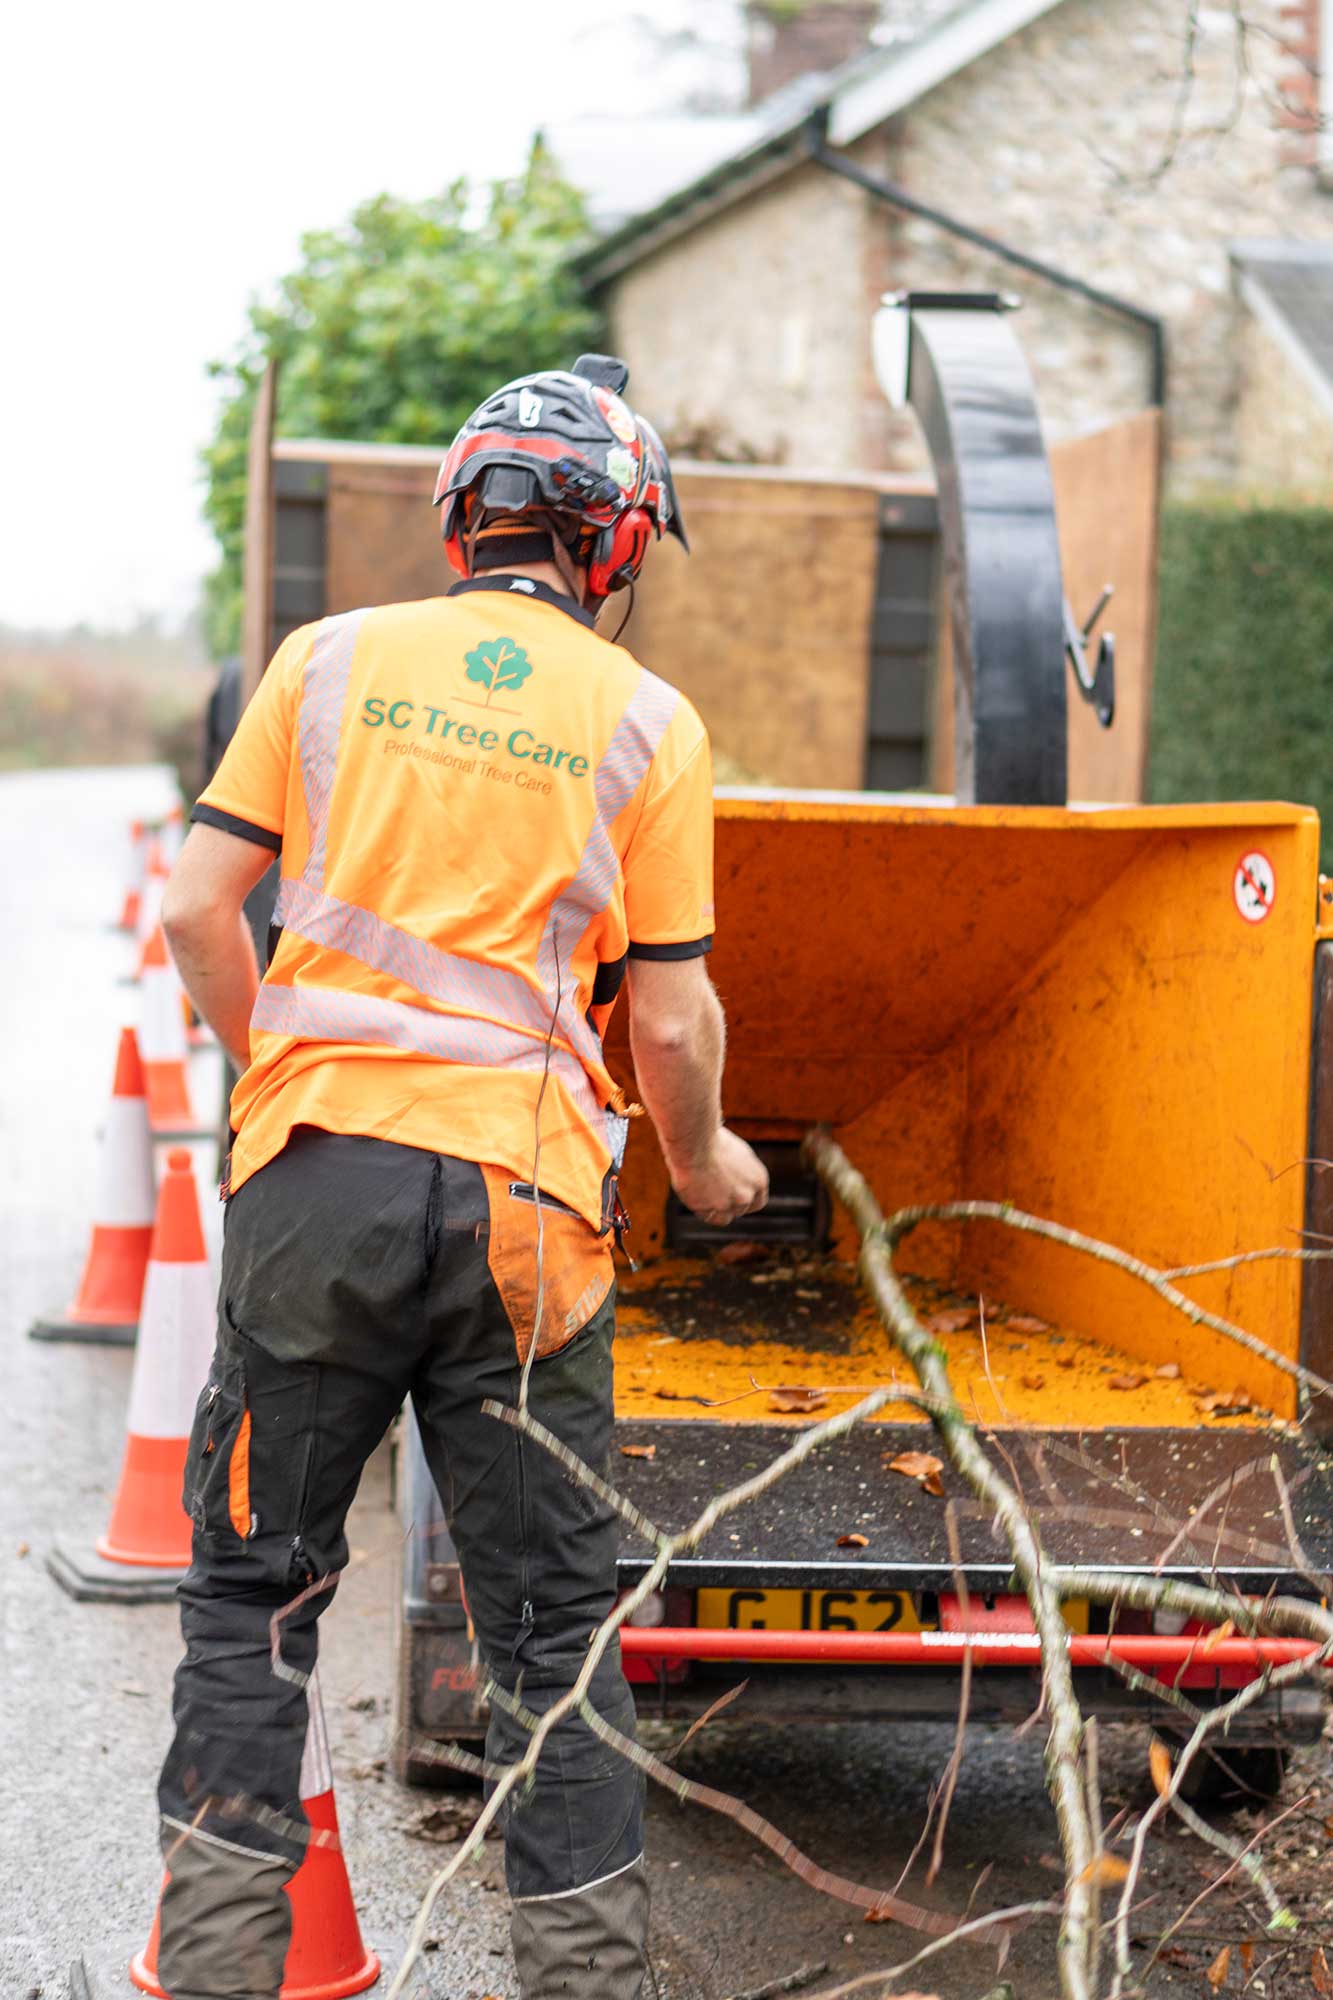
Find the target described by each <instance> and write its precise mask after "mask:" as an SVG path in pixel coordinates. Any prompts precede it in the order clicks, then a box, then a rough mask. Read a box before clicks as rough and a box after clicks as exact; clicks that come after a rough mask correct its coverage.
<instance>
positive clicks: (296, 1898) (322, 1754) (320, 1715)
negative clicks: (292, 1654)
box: [130, 1674, 380, 2000]
mask: <svg viewBox="0 0 1333 2000" xmlns="http://www.w3.org/2000/svg"><path fill="white" fill-rule="evenodd" d="M306 1696H307V1700H308V1702H309V1708H310V1720H309V1723H308V1724H307V1726H306V1738H305V1755H304V1756H303V1757H302V1759H301V1803H302V1805H303V1806H304V1807H305V1810H306V1817H307V1819H308V1820H309V1821H310V1845H309V1846H308V1847H307V1849H306V1855H305V1860H304V1861H303V1862H302V1863H301V1866H300V1867H299V1868H298V1869H297V1871H296V1873H295V1875H293V1877H292V1879H291V1881H290V1882H289V1883H288V1884H287V1888H286V1892H285V1893H286V1894H287V1895H288V1896H290V1897H291V1901H292V1941H291V1944H290V1945H289V1946H288V1948H287V1964H286V1967H285V1968H284V1971H283V1977H282V2000H343V1996H344V1995H346V1994H349V1993H363V1992H364V1991H365V1989H366V1987H367V1986H373V1985H374V1983H375V1981H376V1980H377V1979H378V1978H379V1976H380V1962H379V1960H378V1959H377V1958H376V1956H375V1954H374V1952H373V1951H368V1950H367V1949H366V1947H365V1945H364V1944H363V1943H362V1942H361V1926H360V1924H359V1923H358V1922H357V1919H356V1905H355V1903H354V1902H353V1901H352V1887H351V1884H350V1882H349V1881H348V1879H347V1864H346V1862H345V1861H344V1859H343V1851H342V1841H341V1839H340V1837H339V1834H338V1808H337V1806H336V1805H335V1803H334V1798H333V1766H332V1763H331V1762H330V1759H329V1739H328V1734H327V1732H326V1730H325V1728H324V1704H323V1703H322V1702H321V1700H320V1698H319V1680H318V1677H317V1676H316V1675H313V1674H312V1675H311V1677H310V1684H309V1687H308V1688H307V1689H306ZM168 1873H170V1871H169V1870H168ZM160 1923H161V1901H160V1899H159V1903H158V1909H157V1912H156V1914H155V1915H154V1917H153V1928H152V1930H151V1931H150V1933H149V1937H148V1943H147V1944H146V1945H145V1947H144V1949H143V1950H142V1951H141V1952H140V1953H139V1954H138V1956H137V1957H136V1958H134V1959H132V1960H131V1962H130V1978H131V1979H132V1980H133V1981H134V1984H135V1985H136V1986H137V1987H139V1988H140V1989H141V1990H142V1991H143V1992H144V1993H152V1994H155V1995H156V1996H158V2000H164V1994H165V1989H164V1988H163V1987H162V1986H161V1985H160V1984H159V1982H158V1977H157V1950H158V1936H159V1930H160Z"/></svg>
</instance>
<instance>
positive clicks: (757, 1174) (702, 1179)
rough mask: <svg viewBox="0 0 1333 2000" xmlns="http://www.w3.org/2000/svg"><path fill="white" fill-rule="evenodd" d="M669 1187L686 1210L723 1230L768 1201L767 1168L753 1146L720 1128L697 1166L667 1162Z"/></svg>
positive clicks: (753, 1212) (723, 1126) (722, 1127)
mask: <svg viewBox="0 0 1333 2000" xmlns="http://www.w3.org/2000/svg"><path fill="white" fill-rule="evenodd" d="M667 1171H668V1173H669V1174H670V1175H671V1185H672V1187H673V1188H674V1189H675V1190H676V1193H677V1194H678V1195H679V1197H680V1199H681V1200H682V1201H683V1202H684V1204H685V1206H686V1208H688V1209H690V1210H692V1211H693V1213H694V1214H695V1215H697V1216H698V1217H699V1219H700V1221H702V1222H711V1223H713V1224H715V1225H716V1226H717V1227H718V1228H725V1227H726V1225H727V1223H729V1222H734V1221H735V1220H736V1218H737V1216H740V1215H754V1214H755V1213H756V1212H757V1211H758V1210H759V1209H761V1208H762V1207H763V1206H764V1204H765V1202H766V1201H767V1200H768V1169H767V1167H765V1165H764V1163H763V1161H762V1160H761V1159H760V1158H759V1155H758V1154H757V1153H756V1152H755V1150H754V1148H753V1147H752V1146H747V1145H746V1143H745V1141H744V1139H742V1138H739V1137H738V1136H737V1134H736V1133H735V1132H729V1131H728V1130H727V1128H726V1126H725V1125H720V1126H719V1127H718V1129H717V1131H716V1132H715V1133H714V1135H713V1140H712V1144H711V1146H710V1147H709V1149H708V1152H707V1153H706V1154H705V1156H704V1158H703V1159H702V1160H701V1161H699V1162H698V1163H697V1164H694V1163H691V1164H690V1165H689V1166H681V1165H678V1164H677V1163H676V1162H675V1161H673V1160H671V1159H668V1161H667Z"/></svg>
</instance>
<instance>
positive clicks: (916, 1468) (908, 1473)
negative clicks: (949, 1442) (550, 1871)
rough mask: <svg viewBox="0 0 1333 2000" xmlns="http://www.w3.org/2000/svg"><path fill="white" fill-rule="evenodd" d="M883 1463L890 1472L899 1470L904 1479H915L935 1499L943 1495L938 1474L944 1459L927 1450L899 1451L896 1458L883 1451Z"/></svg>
mask: <svg viewBox="0 0 1333 2000" xmlns="http://www.w3.org/2000/svg"><path fill="white" fill-rule="evenodd" d="M884 1463H885V1465H887V1466H888V1468H889V1471H890V1472H901V1473H902V1475H903V1477H904V1479H915V1480H916V1481H918V1483H919V1484H920V1486H921V1489H922V1491H923V1492H925V1493H929V1494H931V1495H932V1496H933V1497H934V1498H935V1499H936V1500H939V1499H941V1498H942V1497H943V1494H944V1487H943V1485H942V1484H941V1482H940V1474H941V1473H942V1472H943V1470H944V1460H943V1459H942V1458H936V1457H934V1456H933V1454H932V1453H930V1452H928V1451H900V1452H899V1453H898V1455H897V1457H896V1458H890V1457H889V1456H888V1454H887V1452H886V1453H885V1456H884Z"/></svg>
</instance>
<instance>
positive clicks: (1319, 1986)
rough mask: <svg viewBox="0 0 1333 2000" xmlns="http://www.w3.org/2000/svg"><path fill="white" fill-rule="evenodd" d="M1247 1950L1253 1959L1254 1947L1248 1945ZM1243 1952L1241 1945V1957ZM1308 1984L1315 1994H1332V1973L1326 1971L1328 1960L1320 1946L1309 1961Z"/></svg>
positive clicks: (1247, 1967) (1247, 1966)
mask: <svg viewBox="0 0 1333 2000" xmlns="http://www.w3.org/2000/svg"><path fill="white" fill-rule="evenodd" d="M1248 1949H1249V1953H1250V1957H1251V1958H1253V1956H1254V1946H1253V1945H1250V1946H1249V1947H1248ZM1245 1951H1246V1946H1244V1945H1242V1946H1241V1955H1242V1957H1243V1956H1244V1953H1245ZM1249 1969H1250V1968H1249V1965H1248V1963H1247V1964H1246V1966H1245V1970H1246V1971H1247V1972H1248V1971H1249ZM1310 1982H1311V1984H1312V1985H1313V1987H1314V1990H1315V1992H1316V1993H1319V1994H1327V1993H1333V1972H1330V1971H1329V1969H1328V1959H1327V1957H1326V1955H1325V1952H1324V1947H1323V1945H1322V1944H1321V1945H1317V1946H1316V1947H1315V1955H1314V1957H1313V1958H1312V1959H1311V1960H1310Z"/></svg>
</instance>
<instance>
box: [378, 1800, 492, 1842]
mask: <svg viewBox="0 0 1333 2000" xmlns="http://www.w3.org/2000/svg"><path fill="white" fill-rule="evenodd" d="M481 1805H482V1802H481V1800H480V1798H477V1799H470V1798H468V1799H445V1800H443V1801H442V1802H441V1803H440V1804H439V1805H433V1806H427V1808H426V1810H425V1811H424V1812H422V1813H418V1815H417V1817H416V1818H415V1819H410V1820H407V1821H406V1822H405V1823H404V1825H403V1828H402V1831H403V1832H404V1833H406V1834H409V1835H410V1836H411V1838H412V1839H413V1840H433V1841H437V1842H439V1843H441V1844H442V1845H445V1846H448V1845H449V1844H450V1843H452V1842H453V1841H455V1840H461V1839H462V1838H463V1835H464V1834H465V1833H471V1831H472V1829H473V1827H474V1826H475V1825H476V1823H477V1821H478V1820H479V1819H480V1818H481ZM499 1837H500V1828H499V1825H498V1823H496V1822H494V1821H493V1822H492V1824H491V1825H490V1826H489V1827H487V1829H486V1838H487V1839H488V1840H491V1839H498V1838H499Z"/></svg>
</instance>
